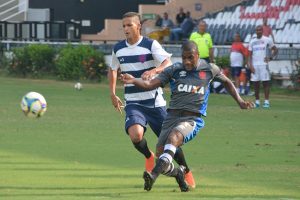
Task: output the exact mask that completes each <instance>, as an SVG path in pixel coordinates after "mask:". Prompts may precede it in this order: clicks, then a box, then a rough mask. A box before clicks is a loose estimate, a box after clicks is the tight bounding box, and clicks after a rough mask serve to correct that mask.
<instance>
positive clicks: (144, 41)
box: [138, 37, 158, 50]
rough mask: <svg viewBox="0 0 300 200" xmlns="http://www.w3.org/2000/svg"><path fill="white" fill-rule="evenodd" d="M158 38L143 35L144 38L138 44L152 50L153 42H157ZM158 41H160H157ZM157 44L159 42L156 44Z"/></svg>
mask: <svg viewBox="0 0 300 200" xmlns="http://www.w3.org/2000/svg"><path fill="white" fill-rule="evenodd" d="M155 41H156V40H153V39H151V38H148V37H143V39H142V40H141V42H140V43H139V44H138V46H140V47H143V48H147V49H149V50H151V47H152V45H153V44H156V42H155ZM157 43H158V42H157ZM156 45H157V44H156Z"/></svg>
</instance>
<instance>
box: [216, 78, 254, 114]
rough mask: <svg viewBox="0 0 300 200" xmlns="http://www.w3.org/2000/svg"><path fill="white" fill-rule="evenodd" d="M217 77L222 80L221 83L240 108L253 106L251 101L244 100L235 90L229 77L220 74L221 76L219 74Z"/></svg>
mask: <svg viewBox="0 0 300 200" xmlns="http://www.w3.org/2000/svg"><path fill="white" fill-rule="evenodd" d="M219 79H220V80H221V81H222V82H223V85H224V87H225V88H226V90H227V92H228V93H229V94H230V95H231V96H232V97H233V99H234V100H235V101H236V102H237V103H238V104H239V106H240V108H241V109H249V108H252V107H253V105H252V103H250V102H247V101H244V99H242V98H241V96H240V95H239V93H238V92H237V91H236V89H235V86H234V84H233V83H232V81H231V80H230V79H229V78H227V77H226V76H225V75H224V74H222V75H221V76H219Z"/></svg>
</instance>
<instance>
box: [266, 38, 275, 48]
mask: <svg viewBox="0 0 300 200" xmlns="http://www.w3.org/2000/svg"><path fill="white" fill-rule="evenodd" d="M268 44H269V47H270V48H272V47H274V46H275V44H274V42H273V39H271V38H270V37H268Z"/></svg>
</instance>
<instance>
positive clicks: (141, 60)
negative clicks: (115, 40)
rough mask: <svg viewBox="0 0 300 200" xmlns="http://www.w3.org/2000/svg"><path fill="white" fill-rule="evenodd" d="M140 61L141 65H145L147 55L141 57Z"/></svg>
mask: <svg viewBox="0 0 300 200" xmlns="http://www.w3.org/2000/svg"><path fill="white" fill-rule="evenodd" d="M139 61H140V62H141V63H144V62H145V61H146V55H143V54H142V55H139Z"/></svg>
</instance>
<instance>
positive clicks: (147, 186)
mask: <svg viewBox="0 0 300 200" xmlns="http://www.w3.org/2000/svg"><path fill="white" fill-rule="evenodd" d="M143 179H144V181H145V183H144V190H147V191H150V190H151V189H152V186H153V183H154V182H155V179H154V177H153V176H152V174H151V173H150V172H147V171H144V174H143Z"/></svg>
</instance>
